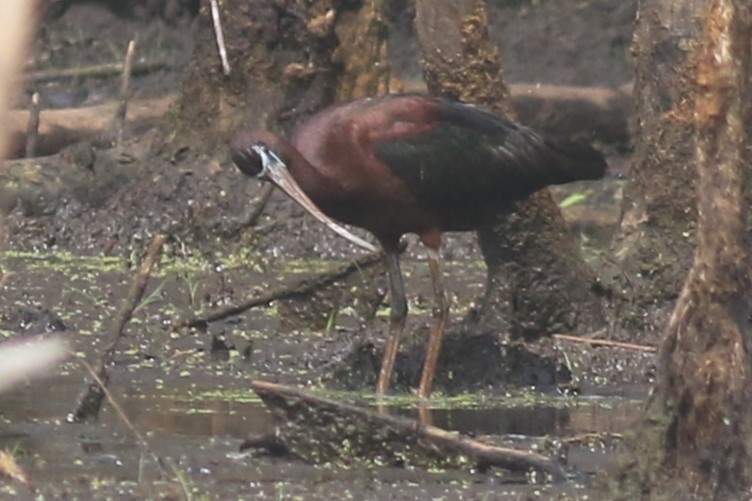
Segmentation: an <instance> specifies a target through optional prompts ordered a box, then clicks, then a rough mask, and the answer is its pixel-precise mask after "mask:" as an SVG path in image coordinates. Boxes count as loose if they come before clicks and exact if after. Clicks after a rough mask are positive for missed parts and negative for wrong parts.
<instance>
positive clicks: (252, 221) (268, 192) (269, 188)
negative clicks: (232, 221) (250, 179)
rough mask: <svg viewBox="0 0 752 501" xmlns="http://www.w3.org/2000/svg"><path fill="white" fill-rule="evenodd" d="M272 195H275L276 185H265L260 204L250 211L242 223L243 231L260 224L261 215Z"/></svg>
mask: <svg viewBox="0 0 752 501" xmlns="http://www.w3.org/2000/svg"><path fill="white" fill-rule="evenodd" d="M272 193H274V185H273V184H271V183H266V184H264V187H263V188H261V196H260V197H259V200H258V202H256V204H255V205H254V206H253V210H252V211H250V213H249V214H248V217H246V218H245V219H244V220H243V221H242V222H241V223H240V229H241V230H242V229H244V228H253V227H254V226H256V225H257V224H258V220H259V218H260V217H261V214H263V212H264V209H265V208H266V205H267V204H268V203H269V199H270V198H271V197H272Z"/></svg>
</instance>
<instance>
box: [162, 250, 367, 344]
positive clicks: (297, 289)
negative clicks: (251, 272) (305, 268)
mask: <svg viewBox="0 0 752 501" xmlns="http://www.w3.org/2000/svg"><path fill="white" fill-rule="evenodd" d="M381 256H382V253H381V252H372V253H371V254H367V255H365V256H363V257H361V258H360V259H358V260H356V261H353V262H351V263H348V264H346V265H344V266H341V267H339V268H337V269H336V270H334V271H332V272H328V273H325V274H322V275H319V276H316V277H307V278H304V279H302V280H300V281H298V282H296V283H294V284H292V285H288V286H286V287H282V288H280V289H277V290H274V291H271V292H267V293H266V294H261V295H260V296H253V297H250V298H248V299H246V300H244V301H242V302H241V303H240V304H237V305H230V306H227V307H225V308H220V309H218V310H214V311H210V312H208V313H206V314H204V315H201V316H196V317H194V318H189V319H185V320H179V321H177V322H176V323H174V324H173V330H178V329H181V328H183V327H198V326H202V325H205V324H208V323H210V322H216V321H217V320H221V319H223V318H227V317H231V316H233V315H238V314H240V313H243V312H244V311H246V310H250V309H251V308H254V307H256V306H263V305H267V304H269V303H271V302H272V301H279V300H282V299H288V298H291V297H293V296H298V295H303V294H308V293H310V292H312V291H315V290H317V289H320V288H321V287H323V286H325V285H328V284H330V283H332V282H334V281H336V280H338V279H340V278H342V277H345V276H347V275H349V274H350V273H355V272H357V271H360V270H362V269H363V268H365V267H368V266H370V265H372V264H375V263H376V262H378V261H380V260H381Z"/></svg>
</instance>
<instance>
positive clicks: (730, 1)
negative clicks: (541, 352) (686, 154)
mask: <svg viewBox="0 0 752 501" xmlns="http://www.w3.org/2000/svg"><path fill="white" fill-rule="evenodd" d="M707 3H708V4H709V7H708V8H707V10H704V11H703V12H704V14H705V15H704V16H702V17H701V20H702V25H703V32H702V37H701V38H700V40H699V43H698V46H697V50H696V51H695V52H694V53H693V54H692V55H691V56H690V59H691V60H692V61H694V63H695V65H694V66H695V67H694V72H693V75H694V79H693V81H692V90H693V93H694V94H695V95H694V98H693V99H692V101H691V102H689V103H686V104H687V105H688V106H692V105H694V109H686V108H685V109H686V115H685V119H686V120H687V125H688V126H689V127H693V128H694V134H692V135H689V136H687V138H686V139H685V140H684V145H683V148H682V149H685V148H686V149H687V150H691V151H692V153H693V160H694V162H695V164H696V165H697V172H698V183H697V197H698V222H697V250H696V252H695V256H694V262H693V265H692V268H691V270H690V273H689V276H688V278H687V280H686V282H685V284H684V287H683V289H682V291H681V295H680V296H679V299H678V301H677V304H676V308H675V309H674V312H673V314H672V315H671V318H670V321H669V323H668V327H667V328H666V332H665V337H664V341H663V345H662V348H661V353H660V367H659V380H658V382H657V385H656V395H655V398H654V399H653V400H652V403H651V406H650V409H649V410H650V411H651V414H650V415H651V416H655V415H656V414H658V415H664V416H665V418H663V419H659V420H655V421H652V422H653V423H656V422H657V423H658V424H657V425H655V426H657V428H658V436H659V437H660V442H659V443H660V444H662V446H663V448H664V450H663V451H662V452H661V453H660V454H659V456H658V457H657V458H655V457H654V458H653V463H652V464H649V465H648V469H649V470H650V469H651V467H657V468H656V471H660V472H661V473H663V476H656V475H655V473H656V471H650V472H649V475H646V474H647V473H648V472H642V474H643V475H645V476H643V477H642V479H643V480H642V481H643V482H646V483H648V484H650V485H648V486H644V485H643V486H641V489H642V490H643V492H646V489H648V490H647V492H650V493H651V494H652V493H655V492H659V491H660V490H661V489H670V491H671V492H674V493H676V491H677V490H680V492H685V493H692V494H694V495H698V494H699V495H700V496H701V497H704V498H706V499H707V498H708V497H709V496H713V497H716V498H717V497H726V496H728V497H730V498H735V499H738V498H737V497H735V496H738V495H740V493H742V492H744V493H746V494H747V495H748V494H749V488H750V486H752V469H751V468H750V467H751V466H752V465H751V463H750V460H752V457H751V455H750V438H752V437H751V436H750V424H751V423H750V417H751V416H752V410H751V409H750V406H749V402H750V398H751V397H752V381H750V368H751V367H752V353H751V351H750V349H751V348H752V338H751V336H752V331H751V330H750V320H749V319H750V314H752V298H751V296H750V291H751V290H752V267H751V265H750V258H749V254H748V250H749V244H750V242H749V238H748V233H747V231H746V213H747V211H748V206H747V202H746V196H748V195H749V193H748V190H749V187H750V181H751V180H752V176H750V162H752V155H751V154H750V150H749V142H750V139H751V138H750V133H749V130H748V124H749V123H750V121H751V120H752V82H751V81H750V78H749V75H750V74H752V50H751V47H750V40H751V39H752V5H750V3H749V2H748V1H746V0H711V1H709V2H707ZM690 138H694V139H695V140H694V141H692V140H691V139H690ZM670 139H671V138H670V137H666V138H665V139H664V140H666V141H667V140H670ZM658 144H660V143H658ZM654 439H655V435H653V441H652V444H653V447H655V445H656V443H655V440H654ZM644 446H647V444H644ZM642 459H643V461H644V459H645V458H644V457H643V458H642ZM656 463H657V464H656ZM658 468H659V469H658ZM656 479H658V480H657V481H656Z"/></svg>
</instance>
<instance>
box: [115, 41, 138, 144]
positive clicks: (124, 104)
mask: <svg viewBox="0 0 752 501" xmlns="http://www.w3.org/2000/svg"><path fill="white" fill-rule="evenodd" d="M135 53H136V41H135V40H131V41H130V42H128V50H126V52H125V61H124V62H123V73H122V76H121V80H120V103H119V104H118V108H117V111H116V112H115V122H114V125H115V131H116V132H115V133H116V136H115V137H116V140H115V145H116V146H120V145H121V144H122V142H123V131H124V129H125V116H126V114H127V113H128V91H129V90H130V86H131V73H132V70H133V56H134V54H135Z"/></svg>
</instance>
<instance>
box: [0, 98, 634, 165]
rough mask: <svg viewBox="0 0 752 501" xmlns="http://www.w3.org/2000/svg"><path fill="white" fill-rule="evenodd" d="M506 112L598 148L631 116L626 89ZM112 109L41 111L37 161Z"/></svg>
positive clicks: (156, 111) (143, 123) (107, 117)
mask: <svg viewBox="0 0 752 501" xmlns="http://www.w3.org/2000/svg"><path fill="white" fill-rule="evenodd" d="M405 88H406V89H407V90H422V89H423V86H422V84H421V85H419V84H406V85H405ZM510 92H511V100H512V107H513V108H514V110H515V112H516V113H517V115H518V117H519V118H520V121H521V122H522V123H524V124H526V125H528V126H530V127H534V128H536V129H539V130H541V131H545V132H548V133H551V134H556V135H565V136H567V137H573V138H579V139H584V140H597V141H600V142H602V143H609V144H620V145H626V144H628V143H629V125H628V122H629V116H630V114H631V110H632V91H631V87H630V86H624V87H620V88H618V89H610V88H606V87H567V86H562V85H528V84H513V85H511V86H510ZM174 100H175V96H174V95H169V96H164V97H159V98H153V99H144V100H140V101H134V102H131V103H129V107H128V121H129V123H130V124H131V127H132V128H134V129H140V128H144V127H147V126H149V125H151V124H153V123H154V122H156V121H157V120H158V119H159V118H160V117H161V116H162V115H163V114H164V113H165V111H167V108H168V106H169V105H170V104H172V102H173V101H174ZM117 106H118V105H117V103H114V102H113V103H106V104H100V105H97V106H90V107H86V108H73V109H55V110H42V113H41V118H40V124H39V139H38V144H37V154H38V155H42V156H43V155H52V154H54V153H56V152H58V151H60V150H61V149H62V148H64V147H65V146H68V145H70V144H73V143H75V142H78V141H83V140H85V139H88V138H91V137H92V136H95V135H97V134H99V133H102V132H104V131H106V130H107V129H108V128H109V127H110V126H111V124H112V117H114V116H115V110H116V109H117ZM28 122H29V112H28V110H12V111H10V112H9V115H8V121H7V124H6V129H7V130H8V131H9V133H10V135H11V136H12V139H11V148H10V155H9V157H10V158H20V157H22V156H23V155H24V148H25V144H26V126H27V124H28Z"/></svg>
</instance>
